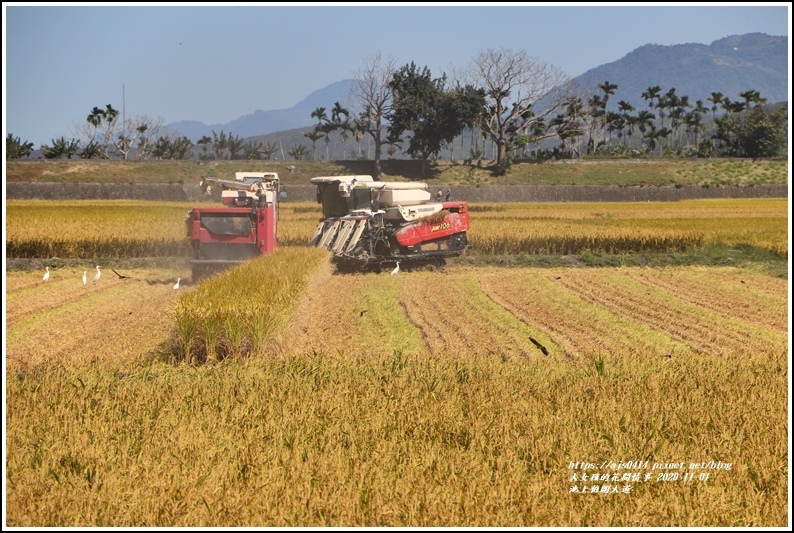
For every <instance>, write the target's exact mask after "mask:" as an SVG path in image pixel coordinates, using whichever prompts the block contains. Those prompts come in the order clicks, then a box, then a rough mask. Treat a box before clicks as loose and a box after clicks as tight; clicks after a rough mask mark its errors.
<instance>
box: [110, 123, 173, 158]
mask: <svg viewBox="0 0 794 533" xmlns="http://www.w3.org/2000/svg"><path fill="white" fill-rule="evenodd" d="M162 126H163V118H162V117H158V118H152V117H148V116H146V115H144V116H140V117H134V118H128V119H127V120H126V123H125V124H124V128H123V131H122V132H121V133H119V134H118V135H117V137H116V141H115V145H116V152H118V154H119V155H120V156H121V158H122V159H128V158H129V154H130V151H131V150H132V149H133V148H135V147H136V143H137V148H138V152H139V154H140V153H145V152H146V148H147V147H148V145H149V143H151V142H152V141H153V139H156V138H157V137H159V135H160V133H161V132H160V130H161V128H162Z"/></svg>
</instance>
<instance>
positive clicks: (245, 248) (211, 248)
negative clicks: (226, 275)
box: [186, 173, 278, 279]
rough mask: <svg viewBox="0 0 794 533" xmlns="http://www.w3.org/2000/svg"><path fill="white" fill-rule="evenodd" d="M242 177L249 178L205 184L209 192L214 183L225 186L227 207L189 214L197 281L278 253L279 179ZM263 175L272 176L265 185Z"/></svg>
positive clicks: (188, 230) (211, 181)
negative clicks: (244, 262) (253, 259)
mask: <svg viewBox="0 0 794 533" xmlns="http://www.w3.org/2000/svg"><path fill="white" fill-rule="evenodd" d="M240 174H244V178H245V179H240V178H239V177H238V179H237V181H233V182H232V181H224V180H219V179H214V178H205V179H204V180H203V181H202V188H204V189H205V190H206V188H207V187H210V186H212V185H213V184H215V185H220V186H222V187H223V191H222V198H221V201H222V204H223V205H225V206H227V207H195V208H193V209H192V210H191V211H190V212H189V213H188V217H187V220H186V226H187V228H186V229H187V236H188V237H189V238H190V242H191V245H192V247H193V252H194V258H193V260H192V261H191V265H192V268H193V277H194V279H196V278H201V277H204V276H207V275H210V274H212V273H214V272H217V271H219V270H222V269H225V268H228V267H230V266H234V265H236V264H239V263H241V262H243V261H247V260H248V259H251V258H254V257H258V256H260V255H262V254H266V253H271V252H273V251H275V250H276V246H277V234H278V233H277V230H278V198H277V192H278V189H277V181H278V177H275V178H272V177H270V176H269V174H270V173H259V174H256V173H253V177H252V176H251V175H250V174H252V173H240ZM262 174H264V175H265V176H268V179H267V180H266V181H265V182H263V181H262ZM257 180H258V181H257Z"/></svg>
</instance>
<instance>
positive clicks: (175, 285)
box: [174, 278, 182, 290]
mask: <svg viewBox="0 0 794 533" xmlns="http://www.w3.org/2000/svg"><path fill="white" fill-rule="evenodd" d="M180 279H182V278H176V283H174V290H177V289H179V280H180Z"/></svg>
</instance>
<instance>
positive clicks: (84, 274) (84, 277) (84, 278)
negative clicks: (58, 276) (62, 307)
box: [83, 270, 88, 287]
mask: <svg viewBox="0 0 794 533" xmlns="http://www.w3.org/2000/svg"><path fill="white" fill-rule="evenodd" d="M86 274H88V272H86V271H85V270H83V287H85V284H86V283H88V277H87V276H86Z"/></svg>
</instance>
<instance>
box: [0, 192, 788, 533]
mask: <svg viewBox="0 0 794 533" xmlns="http://www.w3.org/2000/svg"><path fill="white" fill-rule="evenodd" d="M704 204H705V205H704ZM78 205H83V204H82V203H80V204H78ZM42 207H46V206H42ZM91 207H92V206H87V207H86V209H87V211H84V212H81V216H83V217H85V218H89V217H88V216H87V215H86V214H85V213H90V212H91ZM93 207H94V208H97V207H101V206H93ZM149 207H152V208H153V209H152V210H151V211H148V208H149ZM161 207H162V209H163V211H159V209H160V208H161ZM282 207H283V209H282V214H281V216H282V218H281V219H280V221H279V224H280V226H279V231H280V234H282V232H281V230H282V228H284V232H285V233H286V234H287V235H291V237H290V239H295V241H300V239H301V237H300V236H301V235H302V232H303V231H304V229H303V228H304V227H308V228H309V232H311V229H313V227H314V222H315V221H316V217H317V215H316V214H315V213H313V212H312V210H311V206H308V205H307V206H292V205H290V206H287V205H283V206H282ZM686 207H687V209H686V210H685V211H684V212H683V213H682V212H679V213H678V217H677V216H676V212H675V206H670V205H667V206H661V205H655V204H651V205H649V206H628V205H627V206H617V205H616V206H610V205H598V206H595V205H588V206H579V207H578V214H577V210H576V209H574V208H573V207H570V210H569V208H568V207H566V206H563V205H559V206H539V205H533V206H521V207H514V206H512V205H511V206H503V205H489V206H477V209H478V211H476V212H475V213H473V216H472V219H473V227H472V230H471V232H472V235H471V241H475V232H480V233H479V235H478V236H477V237H476V239H479V241H476V242H477V243H478V244H479V246H478V245H477V244H475V245H474V246H473V249H472V253H474V254H477V253H480V254H483V253H485V252H484V251H483V246H485V244H484V243H486V242H489V241H488V240H487V239H488V238H490V239H493V240H494V242H496V240H498V238H499V236H498V232H499V231H500V229H499V228H501V232H502V233H503V234H504V240H503V243H507V244H502V246H503V247H505V250H506V252H505V253H510V252H511V251H512V252H513V253H515V252H516V251H518V250H523V248H519V244H516V243H518V242H519V241H508V240H507V239H508V238H509V237H510V233H509V231H510V229H507V228H512V229H514V230H516V234H517V233H518V230H519V228H521V227H522V225H525V224H526V225H533V226H534V225H535V224H536V223H542V222H543V221H548V222H549V225H548V226H547V230H546V232H547V233H546V234H545V235H546V236H547V238H549V239H550V240H551V239H552V237H549V236H555V235H561V234H560V233H554V232H555V231H557V230H559V231H562V229H560V228H562V227H565V225H566V223H570V225H568V226H567V229H565V231H572V230H571V228H575V227H579V228H580V230H581V231H582V232H588V233H589V232H590V231H591V230H592V228H593V227H595V226H594V225H597V223H598V222H603V224H604V226H601V228H602V229H601V230H599V231H603V232H604V233H605V234H608V231H609V228H613V230H614V233H613V236H614V235H619V234H620V232H619V231H618V230H617V229H615V228H619V227H620V223H625V224H627V226H626V227H630V226H631V224H634V225H636V226H638V227H639V226H641V224H642V221H647V224H648V225H647V226H645V227H646V228H647V231H648V235H651V234H653V229H654V227H657V226H658V227H659V228H660V229H659V233H657V234H656V235H662V234H665V232H670V234H671V235H672V234H674V235H677V236H678V237H677V238H679V239H685V238H686V232H687V231H689V232H693V231H696V232H699V234H700V235H701V237H700V238H701V241H699V242H700V243H701V245H702V244H706V243H709V242H724V243H731V242H733V243H741V242H750V243H757V242H761V240H762V237H763V236H766V237H764V238H766V239H768V241H765V242H767V244H765V245H764V246H765V247H766V249H768V250H778V252H779V253H784V254H787V251H788V248H787V241H786V239H785V238H782V239H781V237H780V235H781V234H783V235H785V229H786V224H787V218H786V214H785V208H786V202H785V200H782V201H780V202H774V201H769V200H764V201H757V202H751V201H735V200H732V201H725V203H723V202H714V201H709V202H702V203H701V202H696V203H695V204H694V205H692V206H686ZM169 209H170V210H171V211H169ZM51 210H52V211H56V212H57V211H58V209H51ZM135 212H136V213H139V214H140V215H141V218H145V217H144V213H147V214H146V215H145V216H147V217H148V216H154V217H155V219H156V220H159V221H163V220H164V219H170V218H172V217H173V218H174V219H175V220H178V223H177V222H173V230H168V229H166V228H168V227H170V226H168V224H162V225H161V228H162V231H161V232H159V233H158V238H165V239H169V238H173V239H174V240H176V239H178V238H182V233H181V231H182V229H181V228H182V227H183V226H181V224H183V217H184V214H185V213H186V209H185V208H184V206H169V205H163V206H159V205H157V206H149V205H140V206H136V211H135ZM781 212H782V214H781ZM166 213H167V214H166ZM171 213H172V214H171ZM177 215H179V216H177ZM24 216H25V215H24V214H20V211H13V210H10V209H9V211H8V214H7V220H8V225H7V231H8V234H9V238H11V236H12V235H15V236H16V237H15V238H16V239H17V241H16V242H26V239H27V240H30V239H32V238H39V237H37V236H36V234H35V231H34V230H31V229H30V228H26V229H24V230H22V229H20V228H19V226H23V225H28V224H27V223H22V222H21V221H20V220H21V219H23V218H24ZM42 216H44V215H42ZM53 216H54V217H57V216H58V215H57V214H56V213H53ZM682 217H683V218H687V219H688V220H690V221H703V222H704V223H703V224H702V225H697V226H693V225H692V222H690V223H689V226H690V227H688V225H687V224H684V223H679V222H677V220H678V219H679V218H682ZM74 218H75V215H74V214H72V215H71V216H68V217H64V218H63V219H61V220H62V221H64V229H63V231H62V233H63V235H65V236H66V237H64V238H65V239H66V240H65V241H64V242H73V241H69V240H68V239H69V238H74V239H78V236H79V238H83V236H84V235H88V234H89V233H90V236H91V238H98V239H99V240H102V239H106V238H107V239H110V238H113V237H112V235H111V230H110V229H107V228H105V227H104V225H97V226H92V229H91V230H90V232H89V231H88V230H84V229H81V226H80V224H74V225H72V226H68V224H69V223H68V220H72V219H74ZM131 218H134V217H131ZM712 219H720V220H721V221H722V222H721V223H714V224H712V223H711V221H712ZM39 220H42V221H46V217H45V218H42V219H39ZM124 220H125V219H124V218H123V217H122V218H120V219H118V221H117V224H111V226H113V225H116V226H122V225H123V224H124ZM767 220H775V221H777V223H776V224H769V225H768V226H767V222H765V221H767ZM530 221H531V222H530ZM627 221H631V222H627ZM665 221H668V222H667V223H665ZM588 222H593V224H589V223H588ZM756 222H757V224H756ZM41 223H43V222H41ZM151 223H152V222H149V224H151ZM129 224H130V225H133V224H134V223H133V222H130V223H129ZM142 224H143V223H142ZM144 225H146V224H144ZM475 225H476V227H475ZM779 226H782V229H781V227H779ZM85 227H88V225H86V226H85ZM603 228H607V229H603ZM169 231H173V235H170V234H169V233H168V232H169ZM24 232H29V233H24ZM103 232H106V233H103ZM23 234H24V235H27V236H26V237H19V236H20V235H23ZM98 235H99V237H97V236H98ZM147 235H151V234H147ZM120 238H122V239H123V235H121V237H120ZM514 238H515V237H514ZM307 240H308V239H306V241H307ZM306 241H304V242H306ZM284 242H285V239H280V247H279V250H278V251H277V252H276V253H274V254H271V255H268V256H263V257H261V258H258V259H256V260H252V261H249V262H247V263H245V264H244V265H241V266H240V267H237V268H235V269H232V270H229V271H227V272H224V273H223V274H221V275H219V276H216V277H213V278H211V279H209V280H207V281H206V282H203V283H201V284H193V283H191V282H190V280H189V269H187V270H174V269H166V268H159V267H156V268H155V267H140V268H139V267H130V268H127V269H125V270H124V271H123V273H124V274H125V275H126V276H127V277H125V278H119V277H117V276H115V275H113V274H112V273H110V272H109V271H108V270H107V269H105V270H103V276H102V278H101V279H100V281H99V282H98V283H97V284H96V285H94V284H92V283H91V282H90V281H89V282H88V283H87V284H86V285H83V284H82V282H81V281H80V277H81V275H82V273H83V271H84V270H90V269H91V268H92V267H93V263H94V262H95V261H96V260H97V257H94V256H90V258H87V259H84V262H85V263H86V265H89V264H90V265H91V266H79V265H77V266H75V265H72V266H64V267H59V268H57V269H51V271H52V275H51V278H50V280H49V281H47V282H43V281H42V276H41V273H40V272H38V271H36V272H30V271H23V270H9V271H6V273H5V313H6V315H5V316H6V335H5V337H6V375H5V389H6V462H5V466H6V470H5V482H6V494H5V497H6V501H5V506H4V512H5V523H6V525H7V526H12V527H86V526H101V527H174V526H177V527H290V526H293V527H294V526H298V527H341V526H348V527H356V526H358V527H376V526H381V527H388V526H398V527H400V526H402V527H453V526H457V527H464V526H468V527H579V526H596V527H599V526H600V527H610V526H618V527H621V526H622V527H638V526H639V527H653V526H657V527H659V526H672V527H675V526H678V527H714V526H723V527H724V526H728V527H729V526H739V527H769V526H773V527H782V526H785V525H786V524H787V523H788V517H789V507H788V498H789V495H788V490H789V488H788V476H789V466H788V453H789V451H788V420H789V413H787V401H788V392H789V390H788V373H789V363H788V361H789V353H790V342H789V331H790V330H789V325H788V324H789V318H790V313H789V307H790V302H789V284H788V279H787V278H781V277H776V276H774V275H771V274H770V273H768V271H767V270H766V269H763V268H754V267H752V266H746V267H737V266H711V267H705V266H686V267H683V266H682V267H654V268H651V267H614V268H613V267H608V268H563V267H554V268H499V267H495V266H477V267H474V266H467V265H465V264H462V263H461V264H456V263H453V264H451V265H449V266H448V267H447V268H446V270H445V271H444V272H443V273H442V272H400V273H399V274H398V275H397V276H390V275H388V274H387V273H385V274H380V275H378V274H367V275H340V274H336V273H335V272H334V271H333V269H332V267H331V264H330V263H329V261H328V256H327V255H326V253H325V252H324V251H322V250H317V249H309V248H307V247H306V246H305V245H287V244H284ZM288 242H292V241H288ZM689 245H692V244H689ZM695 245H697V244H695ZM511 246H512V247H511ZM521 246H523V245H521ZM520 253H523V252H520ZM41 257H48V256H46V255H44V256H41ZM89 261H90V263H89ZM45 262H46V260H45ZM89 274H91V273H90V272H89ZM177 277H181V279H182V281H183V284H182V286H181V288H180V289H179V290H174V289H173V288H172V286H173V284H174V282H175V281H176V278H177ZM89 280H90V276H89Z"/></svg>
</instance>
